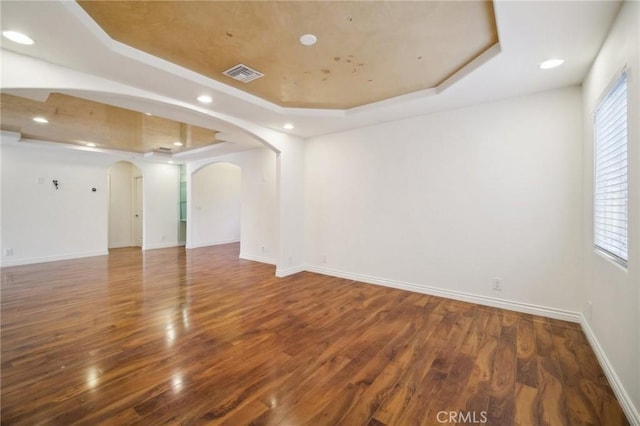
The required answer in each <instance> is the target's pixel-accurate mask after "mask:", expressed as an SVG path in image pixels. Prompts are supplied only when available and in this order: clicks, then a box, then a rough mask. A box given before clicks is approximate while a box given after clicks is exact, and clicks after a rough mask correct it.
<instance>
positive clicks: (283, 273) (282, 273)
mask: <svg viewBox="0 0 640 426" xmlns="http://www.w3.org/2000/svg"><path fill="white" fill-rule="evenodd" d="M306 270H307V269H306V266H305V265H298V266H291V267H290V268H276V277H278V278H284V277H288V276H289V275H293V274H297V273H298V272H303V271H306Z"/></svg>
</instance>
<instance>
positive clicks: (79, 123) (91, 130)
mask: <svg viewBox="0 0 640 426" xmlns="http://www.w3.org/2000/svg"><path fill="white" fill-rule="evenodd" d="M0 102H1V113H2V116H1V120H0V125H1V128H2V130H7V131H12V132H19V133H21V134H22V138H24V139H38V140H47V141H53V142H60V143H67V144H75V145H82V146H86V145H87V144H88V143H94V144H96V146H97V147H98V148H104V149H115V150H121V151H128V152H137V153H148V152H153V151H160V152H166V153H169V154H171V153H178V152H182V151H185V150H189V149H194V148H200V147H204V146H208V145H213V144H216V143H220V142H222V141H221V140H218V139H216V133H217V132H216V131H215V130H211V129H205V128H202V127H197V126H192V125H190V124H186V123H181V122H178V121H173V120H168V119H165V118H161V117H155V116H150V115H146V114H143V113H141V112H136V111H131V110H128V109H124V108H119V107H115V106H111V105H105V104H102V103H98V102H93V101H88V100H85V99H81V98H77V97H73V96H68V95H64V94H60V93H52V94H51V95H49V97H48V98H47V100H46V101H45V102H38V101H33V100H30V99H26V98H22V97H19V96H13V95H9V94H6V93H3V94H1V95H0ZM35 117H42V118H45V119H46V120H48V123H46V124H42V123H37V122H35V121H34V120H33V119H34V118H35ZM176 142H179V143H181V144H182V146H176V145H174V143H176Z"/></svg>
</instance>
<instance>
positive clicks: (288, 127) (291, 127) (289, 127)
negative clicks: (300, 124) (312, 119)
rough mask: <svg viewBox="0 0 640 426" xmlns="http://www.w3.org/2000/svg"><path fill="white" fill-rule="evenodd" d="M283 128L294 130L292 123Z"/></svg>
mask: <svg viewBox="0 0 640 426" xmlns="http://www.w3.org/2000/svg"><path fill="white" fill-rule="evenodd" d="M282 127H284V128H285V129H287V130H293V128H294V127H293V124H291V123H285V125H284V126H282Z"/></svg>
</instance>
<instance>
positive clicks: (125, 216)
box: [109, 161, 141, 248]
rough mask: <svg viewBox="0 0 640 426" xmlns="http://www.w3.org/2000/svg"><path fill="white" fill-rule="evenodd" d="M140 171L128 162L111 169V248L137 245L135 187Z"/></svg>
mask: <svg viewBox="0 0 640 426" xmlns="http://www.w3.org/2000/svg"><path fill="white" fill-rule="evenodd" d="M136 176H141V173H140V170H138V168H137V167H135V166H134V165H133V164H131V163H129V162H126V161H119V162H117V163H115V164H114V165H113V166H111V168H109V248H116V247H132V246H135V245H136V241H135V238H134V236H133V215H134V212H133V202H134V200H133V185H134V178H135V177H136Z"/></svg>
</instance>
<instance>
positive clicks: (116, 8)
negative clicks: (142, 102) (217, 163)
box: [78, 0, 498, 109]
mask: <svg viewBox="0 0 640 426" xmlns="http://www.w3.org/2000/svg"><path fill="white" fill-rule="evenodd" d="M78 3H79V4H80V6H81V7H82V8H83V9H84V10H85V11H86V12H87V13H88V14H89V15H90V16H91V17H92V18H93V20H95V21H96V23H97V24H98V25H100V26H101V27H102V29H103V30H104V31H105V32H106V33H107V34H109V36H111V37H112V38H113V39H115V40H117V41H119V42H122V43H124V44H126V45H129V46H132V47H134V48H136V49H139V50H141V51H144V52H147V53H149V54H151V55H154V56H156V57H158V58H162V59H165V60H167V61H169V62H172V63H175V64H178V65H180V66H182V67H185V68H188V69H190V70H192V71H195V72H197V73H199V74H202V75H204V76H206V77H209V78H212V79H214V80H218V81H220V82H221V83H224V84H228V85H231V86H233V87H235V88H237V89H239V90H242V91H245V92H247V93H250V94H252V95H255V96H258V97H260V98H263V99H266V100H267V101H269V102H273V103H275V104H278V105H280V106H283V107H294V108H323V109H324V108H330V109H332V108H338V109H348V108H353V107H356V106H361V105H365V104H368V103H371V102H376V101H381V100H383V99H388V98H392V97H395V96H400V95H404V94H407V93H412V92H415V91H418V90H424V89H429V88H434V87H436V86H437V85H439V84H440V83H442V82H443V81H445V80H446V79H447V78H449V77H451V76H452V75H453V74H455V73H456V72H457V71H459V70H460V69H461V68H463V67H464V66H465V65H467V64H468V63H470V62H471V61H473V60H474V59H475V58H477V57H478V56H480V55H481V54H482V53H483V52H485V51H486V50H487V49H489V48H490V47H491V46H493V45H495V44H496V43H497V42H498V31H497V26H496V21H495V16H494V9H493V2H492V1H464V2H460V1H457V2H452V1H375V2H372V1H141V0H137V1H122V0H118V1H93V0H87V1H79V2H78ZM307 33H313V34H315V35H316V36H317V38H318V43H317V44H316V45H314V46H308V47H307V46H303V45H301V44H300V43H299V41H298V38H299V37H300V36H301V35H303V34H307ZM237 64H244V65H246V66H249V67H251V68H253V69H255V70H256V71H259V72H261V73H263V74H264V76H263V77H261V78H258V79H256V80H253V81H251V82H249V83H244V82H240V81H237V80H234V79H232V78H230V77H227V76H225V75H223V74H222V73H223V72H224V71H226V70H227V69H229V68H231V67H233V66H235V65H237Z"/></svg>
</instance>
